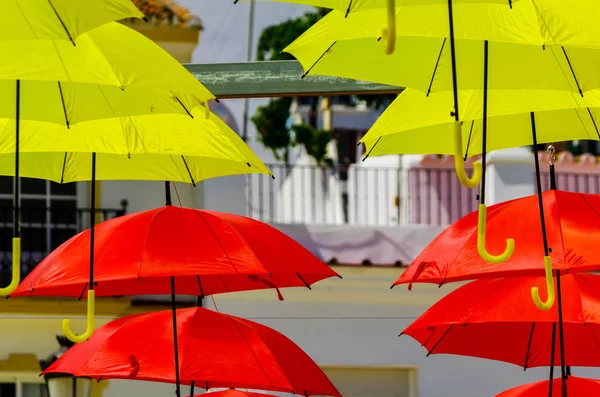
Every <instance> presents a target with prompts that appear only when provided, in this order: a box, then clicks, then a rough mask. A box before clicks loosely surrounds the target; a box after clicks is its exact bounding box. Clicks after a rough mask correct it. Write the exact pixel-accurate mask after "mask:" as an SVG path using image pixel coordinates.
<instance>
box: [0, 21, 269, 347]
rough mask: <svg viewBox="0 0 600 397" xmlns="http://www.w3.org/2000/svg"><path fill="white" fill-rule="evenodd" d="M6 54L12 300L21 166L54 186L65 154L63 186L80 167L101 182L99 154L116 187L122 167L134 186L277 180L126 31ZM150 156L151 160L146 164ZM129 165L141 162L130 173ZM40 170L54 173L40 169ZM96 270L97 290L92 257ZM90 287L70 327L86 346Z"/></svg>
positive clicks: (174, 66) (174, 70)
mask: <svg viewBox="0 0 600 397" xmlns="http://www.w3.org/2000/svg"><path fill="white" fill-rule="evenodd" d="M0 51H3V54H4V55H5V56H6V57H7V58H6V62H2V63H1V65H0V91H2V92H1V93H0V128H1V130H0V131H1V132H2V135H1V136H2V138H1V139H0V153H5V154H14V156H12V155H11V156H9V157H10V158H14V171H13V172H12V173H10V174H11V175H14V177H15V188H14V192H15V206H14V207H15V208H14V219H15V221H14V225H13V227H14V230H13V233H14V238H13V256H12V260H13V264H12V268H13V280H12V282H11V284H10V285H9V286H8V287H6V288H3V289H0V294H2V295H7V294H9V293H10V292H12V290H14V288H15V287H16V285H17V284H18V282H19V278H20V277H19V276H20V274H19V272H20V238H19V236H20V230H19V229H20V227H19V212H20V211H19V196H18V195H19V190H20V189H19V183H18V182H19V176H20V175H21V174H20V171H21V168H22V167H21V165H22V166H23V169H22V171H23V172H25V174H24V175H31V176H35V175H33V174H37V175H38V176H41V177H50V178H52V179H55V180H56V178H57V176H56V175H55V174H52V173H51V171H52V170H55V168H52V167H53V166H55V165H56V164H55V163H54V161H55V159H56V154H59V155H60V156H62V158H63V162H62V168H63V169H62V170H61V172H62V174H61V178H62V179H63V180H65V177H66V178H67V179H66V180H70V179H69V178H75V179H77V178H79V179H80V180H81V179H83V176H82V175H83V174H82V172H83V171H82V170H81V169H78V168H77V167H78V166H85V167H86V173H87V174H88V178H87V179H88V180H89V179H90V178H89V175H90V167H91V169H92V170H94V171H93V173H92V175H93V176H92V178H91V179H92V180H95V179H96V178H95V169H96V167H95V166H91V165H90V164H89V162H92V163H93V164H95V158H96V153H101V155H100V161H103V162H104V161H111V160H114V162H111V163H109V164H107V167H109V169H108V173H107V174H106V175H107V177H110V178H116V179H120V178H122V177H120V178H119V177H117V176H116V173H117V172H118V171H120V170H119V169H118V168H116V167H117V166H122V167H123V168H124V169H126V170H128V172H126V173H125V175H126V176H127V178H135V179H163V178H165V177H168V179H172V180H181V178H184V179H185V180H186V181H189V182H192V183H195V181H196V180H201V179H203V178H207V177H213V176H219V175H229V174H239V173H242V172H261V173H269V171H268V169H267V168H266V167H265V166H264V164H262V162H260V160H259V159H258V158H256V156H255V155H254V154H253V153H252V152H251V151H250V149H249V148H248V147H247V146H246V145H245V144H244V143H243V142H242V141H241V140H240V139H239V137H238V136H237V135H236V134H235V133H234V132H233V131H231V130H230V129H229V128H228V127H227V126H226V125H225V124H224V123H223V122H222V121H220V120H219V119H218V118H216V117H215V116H214V115H212V114H211V113H210V110H209V107H208V100H210V99H214V98H215V97H214V95H213V94H212V93H210V92H209V91H208V90H207V89H206V88H205V87H204V86H203V85H202V84H200V83H199V82H198V81H197V80H196V79H195V78H194V77H193V76H192V75H191V74H190V73H189V72H188V71H187V70H186V69H185V68H184V67H183V66H182V65H181V64H180V63H179V62H177V61H176V60H175V59H173V58H172V57H171V56H170V55H169V54H167V53H166V52H165V51H164V50H162V49H161V48H160V47H159V46H158V45H156V44H154V43H153V42H152V41H151V40H149V39H147V38H146V37H144V36H142V35H141V34H139V33H137V32H135V31H134V30H132V29H129V28H127V27H125V26H123V25H121V24H119V23H108V24H105V25H102V26H99V27H97V28H95V29H93V30H91V31H89V32H87V33H84V34H81V35H79V37H78V38H77V39H76V45H75V46H74V45H72V44H71V43H70V42H69V41H66V40H58V39H51V38H50V39H37V40H35V39H23V40H0ZM140 64H143V65H144V66H145V68H140ZM20 153H23V154H24V156H25V157H24V158H23V160H22V161H21V163H22V162H23V161H24V162H25V163H24V164H23V163H22V164H20V160H21V158H20ZM86 154H87V156H88V159H87V160H85V155H86ZM111 155H112V156H114V158H111V157H110V156H111ZM118 155H121V156H118ZM142 155H143V156H146V155H148V156H149V157H146V158H145V159H143V158H141V157H139V158H138V156H142ZM159 155H160V156H163V157H160V161H159V160H157V156H159ZM117 157H118V159H117ZM127 157H130V158H134V160H132V161H131V162H127V164H123V162H124V161H125V159H126V158H127ZM92 158H93V159H94V160H93V161H92ZM42 162H43V164H44V165H45V166H47V167H48V168H47V169H45V168H44V169H41V168H40V165H41V164H42ZM86 163H87V164H86ZM131 164H133V166H132V165H131ZM4 165H6V160H5V163H4ZM159 165H161V167H160V168H159V167H158V166H159ZM103 166H104V164H103ZM218 167H220V168H218ZM183 168H185V173H184V172H183ZM30 172H31V173H32V174H29V173H30ZM153 172H156V173H153ZM93 186H94V184H93ZM93 221H94V217H92V231H93V230H94V227H93V226H94V225H93ZM91 252H93V249H92V250H91ZM90 268H91V271H90V279H91V281H93V257H92V263H91V266H90ZM89 288H90V291H89V292H90V293H89V294H88V320H87V321H88V327H87V329H86V331H85V332H84V334H82V335H75V334H74V333H73V332H72V331H71V330H70V326H69V321H68V320H65V321H64V322H63V331H64V332H65V335H67V337H69V339H71V340H73V341H82V340H85V339H87V338H88V337H89V335H90V334H91V332H92V331H93V321H94V319H93V312H94V293H93V288H94V284H93V282H91V283H90V285H89Z"/></svg>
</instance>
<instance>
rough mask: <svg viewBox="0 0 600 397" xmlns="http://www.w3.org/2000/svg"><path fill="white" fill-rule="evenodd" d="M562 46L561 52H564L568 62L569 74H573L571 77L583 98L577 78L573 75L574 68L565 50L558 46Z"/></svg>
mask: <svg viewBox="0 0 600 397" xmlns="http://www.w3.org/2000/svg"><path fill="white" fill-rule="evenodd" d="M560 48H562V52H563V54H565V58H566V59H567V63H568V64H569V69H571V74H572V75H573V79H574V80H575V84H577V89H578V90H579V95H581V97H582V98H583V91H582V90H581V86H580V85H579V80H577V76H576V75H575V70H573V65H571V60H570V59H569V56H568V55H567V50H565V47H564V46H560Z"/></svg>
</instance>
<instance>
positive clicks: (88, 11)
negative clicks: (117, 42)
mask: <svg viewBox="0 0 600 397" xmlns="http://www.w3.org/2000/svg"><path fill="white" fill-rule="evenodd" d="M143 16H144V15H143V14H142V13H141V12H140V11H139V10H138V9H137V8H136V7H135V5H134V4H133V3H132V2H131V1H130V0H93V1H90V0H84V1H71V0H5V1H3V2H2V15H1V16H0V40H37V39H58V40H67V41H72V42H73V43H72V44H71V43H69V45H71V46H73V45H74V44H75V43H77V44H79V40H77V39H78V37H79V35H81V34H83V33H85V32H87V31H89V30H92V29H94V28H96V27H98V26H100V25H103V24H105V23H108V22H113V21H118V20H121V19H126V18H143Z"/></svg>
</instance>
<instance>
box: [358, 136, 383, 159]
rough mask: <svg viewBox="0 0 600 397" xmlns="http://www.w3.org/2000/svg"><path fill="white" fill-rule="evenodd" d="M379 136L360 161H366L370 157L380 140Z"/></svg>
mask: <svg viewBox="0 0 600 397" xmlns="http://www.w3.org/2000/svg"><path fill="white" fill-rule="evenodd" d="M381 138H382V137H381V136H380V137H379V138H377V141H375V143H374V144H373V146H371V149H370V150H369V152H368V153H367V154H366V155H365V157H364V158H363V159H362V161H365V160H366V159H368V158H369V156H370V155H371V152H372V151H373V149H375V146H377V144H378V143H379V141H380V140H381Z"/></svg>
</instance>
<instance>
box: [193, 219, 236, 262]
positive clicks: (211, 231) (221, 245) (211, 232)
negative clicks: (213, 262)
mask: <svg viewBox="0 0 600 397" xmlns="http://www.w3.org/2000/svg"><path fill="white" fill-rule="evenodd" d="M194 212H195V213H196V214H198V216H199V217H200V219H202V222H204V224H205V225H206V228H207V229H208V231H209V232H210V234H212V236H213V237H214V238H215V241H216V242H217V244H219V247H220V248H221V250H222V251H223V254H225V256H226V257H227V260H228V261H229V264H230V265H231V266H233V269H234V270H235V271H236V272H237V273H239V271H238V269H237V267H236V266H235V265H234V264H233V262H232V261H231V258H230V257H229V254H227V251H226V250H225V247H223V244H221V241H220V240H219V239H218V238H217V236H216V235H215V232H214V231H213V230H212V228H211V227H210V226H209V224H208V222H206V219H204V216H202V214H201V213H200V211H198V210H194ZM227 225H228V226H229V227H231V225H229V223H227ZM231 228H232V229H233V227H231Z"/></svg>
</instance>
